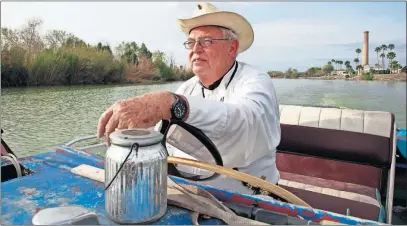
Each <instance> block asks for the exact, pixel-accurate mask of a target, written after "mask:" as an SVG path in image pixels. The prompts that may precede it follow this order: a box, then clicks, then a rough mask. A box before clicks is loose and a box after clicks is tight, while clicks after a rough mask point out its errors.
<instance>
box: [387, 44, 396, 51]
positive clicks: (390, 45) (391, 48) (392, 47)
mask: <svg viewBox="0 0 407 226" xmlns="http://www.w3.org/2000/svg"><path fill="white" fill-rule="evenodd" d="M387 47H388V48H389V50H390V51H392V50H393V49H394V48H395V46H394V44H389V45H388V46H387Z"/></svg>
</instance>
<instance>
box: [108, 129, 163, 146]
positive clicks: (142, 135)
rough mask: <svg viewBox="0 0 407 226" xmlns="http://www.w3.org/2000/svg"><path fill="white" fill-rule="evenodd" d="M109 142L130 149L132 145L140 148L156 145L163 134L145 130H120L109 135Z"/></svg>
mask: <svg viewBox="0 0 407 226" xmlns="http://www.w3.org/2000/svg"><path fill="white" fill-rule="evenodd" d="M109 138H110V142H111V143H112V144H115V145H119V146H124V147H131V146H132V145H133V144H134V143H138V144H139V145H140V146H149V145H154V144H158V143H159V142H161V140H162V139H163V134H161V133H160V132H157V131H155V130H147V129H122V130H117V131H115V132H113V133H111V134H110V136H109Z"/></svg>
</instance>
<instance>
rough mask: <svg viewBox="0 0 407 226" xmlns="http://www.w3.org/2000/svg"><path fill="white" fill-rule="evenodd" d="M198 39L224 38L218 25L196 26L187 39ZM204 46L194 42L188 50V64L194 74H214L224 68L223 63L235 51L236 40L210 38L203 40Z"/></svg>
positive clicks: (230, 57) (229, 58) (232, 57)
mask: <svg viewBox="0 0 407 226" xmlns="http://www.w3.org/2000/svg"><path fill="white" fill-rule="evenodd" d="M199 39H203V40H205V39H207V40H211V39H224V37H223V32H222V30H221V29H220V28H218V27H213V26H205V27H198V28H195V29H193V30H192V31H191V33H190V34H189V37H188V40H187V41H197V40H199ZM203 43H206V44H207V45H208V46H206V47H205V44H204V46H201V45H199V43H198V42H197V43H195V45H194V47H193V48H192V49H190V51H189V66H190V68H191V69H192V71H193V72H194V74H196V75H200V76H208V75H209V76H211V75H212V76H216V75H217V74H218V73H219V70H224V68H225V65H228V63H229V62H230V61H231V59H234V58H235V56H236V53H237V45H238V43H237V40H233V41H232V40H212V43H211V42H210V41H205V42H203Z"/></svg>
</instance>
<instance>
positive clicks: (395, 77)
mask: <svg viewBox="0 0 407 226" xmlns="http://www.w3.org/2000/svg"><path fill="white" fill-rule="evenodd" d="M273 78H275V79H278V78H283V77H273ZM285 79H287V78H285ZM288 79H312V80H357V81H359V80H366V79H364V78H363V76H362V75H356V76H353V77H349V78H346V77H345V76H340V75H337V76H332V75H326V76H318V77H317V76H299V77H296V78H288ZM371 81H404V82H405V81H407V74H406V73H399V74H373V79H372V80H371Z"/></svg>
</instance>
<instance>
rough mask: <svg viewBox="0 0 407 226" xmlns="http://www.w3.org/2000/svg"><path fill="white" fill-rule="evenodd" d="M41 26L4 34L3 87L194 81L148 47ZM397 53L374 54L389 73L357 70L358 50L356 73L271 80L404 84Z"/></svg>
mask: <svg viewBox="0 0 407 226" xmlns="http://www.w3.org/2000/svg"><path fill="white" fill-rule="evenodd" d="M42 24H43V21H42V20H41V19H35V18H34V19H31V20H29V21H28V22H27V24H25V25H24V26H23V27H22V28H20V29H15V28H13V29H12V28H4V27H3V28H2V29H1V87H24V86H60V85H85V84H157V83H167V82H174V81H185V80H187V79H189V78H191V77H193V76H194V74H193V72H192V71H191V69H189V68H187V67H186V66H183V65H177V64H175V59H174V57H173V56H168V55H167V54H165V53H164V52H161V51H159V50H155V51H151V50H150V49H148V47H147V46H146V45H145V44H144V43H136V42H134V41H129V42H122V43H120V44H119V45H118V46H116V47H114V49H112V47H111V46H110V45H109V44H103V43H101V42H99V43H97V44H96V45H92V44H89V43H86V42H85V41H84V40H82V39H81V38H79V37H77V36H75V35H74V34H71V33H68V32H66V31H63V30H50V31H47V32H46V33H45V34H43V35H41V34H40V32H39V31H40V30H41V26H42ZM387 49H388V50H389V52H387V55H386V50H387ZM393 49H394V45H393V44H390V45H388V46H387V45H382V46H380V47H377V48H376V52H377V60H378V63H377V64H376V68H387V69H382V70H376V71H375V70H372V69H371V70H370V71H368V72H362V70H363V68H362V66H361V65H359V64H358V62H359V59H358V56H359V53H360V52H361V51H360V49H357V50H356V53H357V57H356V58H355V60H354V62H355V64H356V70H354V69H353V68H352V66H351V65H350V62H349V61H346V62H345V67H346V69H345V70H342V64H343V61H340V60H332V61H329V62H328V63H327V64H326V65H325V66H323V67H312V68H309V69H308V70H306V71H305V72H298V71H297V70H296V69H292V68H289V69H288V70H287V71H285V72H281V71H269V72H268V74H269V75H270V76H271V77H272V78H289V79H349V80H397V81H406V67H405V66H404V67H402V66H401V65H400V64H399V63H398V62H397V61H395V60H394V59H395V57H396V54H395V53H394V52H392V50H393ZM113 50H114V51H113ZM380 51H381V54H380V57H381V58H382V61H381V62H380V61H379V52H380ZM386 56H387V59H388V64H387V67H385V59H384V58H385V57H386ZM380 63H381V64H380ZM334 64H335V66H337V67H334Z"/></svg>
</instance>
